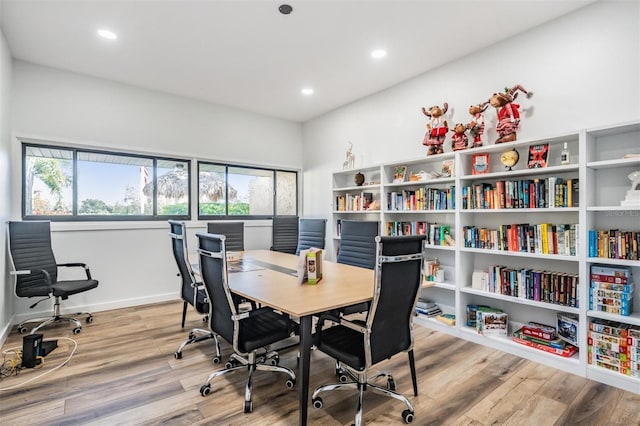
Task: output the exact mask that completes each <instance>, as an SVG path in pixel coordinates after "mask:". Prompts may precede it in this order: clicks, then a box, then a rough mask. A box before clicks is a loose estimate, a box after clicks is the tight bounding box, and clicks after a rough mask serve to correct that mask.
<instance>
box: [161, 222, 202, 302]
mask: <svg viewBox="0 0 640 426" xmlns="http://www.w3.org/2000/svg"><path fill="white" fill-rule="evenodd" d="M169 227H170V232H169V235H170V236H171V248H172V249H173V257H174V259H175V260H176V265H177V266H178V272H180V278H181V279H182V291H181V295H182V300H184V301H185V302H187V303H189V304H190V305H192V306H193V307H194V308H195V309H196V311H197V312H198V313H200V314H207V313H209V307H208V305H206V303H204V300H202V301H201V302H202V303H198V299H197V298H195V297H194V292H195V291H196V289H195V288H194V287H193V285H194V284H195V282H196V278H195V275H194V273H193V268H192V267H191V263H189V259H188V256H189V254H188V253H189V250H188V249H187V226H186V225H185V223H184V222H179V221H177V220H169ZM194 301H195V303H194Z"/></svg>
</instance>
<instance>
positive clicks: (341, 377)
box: [338, 371, 349, 383]
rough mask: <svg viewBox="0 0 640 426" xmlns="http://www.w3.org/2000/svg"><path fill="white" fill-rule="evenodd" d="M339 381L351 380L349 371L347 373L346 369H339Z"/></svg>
mask: <svg viewBox="0 0 640 426" xmlns="http://www.w3.org/2000/svg"><path fill="white" fill-rule="evenodd" d="M338 381H339V382H340V383H347V382H348V381H349V376H347V373H345V372H344V371H339V372H338Z"/></svg>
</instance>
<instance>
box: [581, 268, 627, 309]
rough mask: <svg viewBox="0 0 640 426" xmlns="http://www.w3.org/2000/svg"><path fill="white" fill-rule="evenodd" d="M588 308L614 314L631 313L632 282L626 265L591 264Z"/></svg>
mask: <svg viewBox="0 0 640 426" xmlns="http://www.w3.org/2000/svg"><path fill="white" fill-rule="evenodd" d="M590 278H591V283H590V286H589V309H591V310H594V311H600V312H607V313H611V314H616V315H622V316H628V315H630V314H631V313H633V293H634V283H633V276H632V274H631V268H630V267H628V266H614V265H599V264H595V265H591V277H590Z"/></svg>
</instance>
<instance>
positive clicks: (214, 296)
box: [196, 233, 236, 343]
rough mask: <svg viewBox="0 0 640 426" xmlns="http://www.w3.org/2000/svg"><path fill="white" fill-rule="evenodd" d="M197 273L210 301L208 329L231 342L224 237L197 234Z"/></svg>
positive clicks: (232, 310) (230, 302)
mask: <svg viewBox="0 0 640 426" xmlns="http://www.w3.org/2000/svg"><path fill="white" fill-rule="evenodd" d="M196 236H197V237H198V253H199V256H200V273H201V274H202V281H203V284H204V288H205V291H206V292H207V298H208V299H209V300H210V303H211V308H210V309H209V327H210V328H211V331H213V332H214V333H216V334H218V335H220V336H222V338H224V339H225V340H226V341H227V342H230V343H231V342H233V341H234V340H233V336H234V332H235V330H234V328H235V327H234V321H233V319H232V315H236V309H235V305H234V303H233V300H232V299H231V292H230V290H229V284H228V282H227V255H226V249H225V239H226V237H225V236H224V235H216V234H203V233H197V234H196Z"/></svg>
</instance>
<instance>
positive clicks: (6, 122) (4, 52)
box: [0, 28, 13, 342]
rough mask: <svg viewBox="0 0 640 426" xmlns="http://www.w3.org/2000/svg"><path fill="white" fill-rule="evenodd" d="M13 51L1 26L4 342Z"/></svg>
mask: <svg viewBox="0 0 640 426" xmlns="http://www.w3.org/2000/svg"><path fill="white" fill-rule="evenodd" d="M10 107H11V52H9V47H8V46H7V41H6V40H5V37H4V34H3V33H2V29H1V28H0V342H3V341H4V339H5V337H6V336H7V335H8V334H9V327H10V325H11V317H12V316H13V305H12V302H13V282H12V280H11V277H10V276H9V267H8V264H7V254H6V251H7V250H6V248H7V243H6V230H7V227H6V225H5V223H6V221H7V220H9V215H10V205H11V203H10V199H11V163H10V162H9V160H10V152H11V139H10V135H11V131H10V129H11V114H10Z"/></svg>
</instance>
